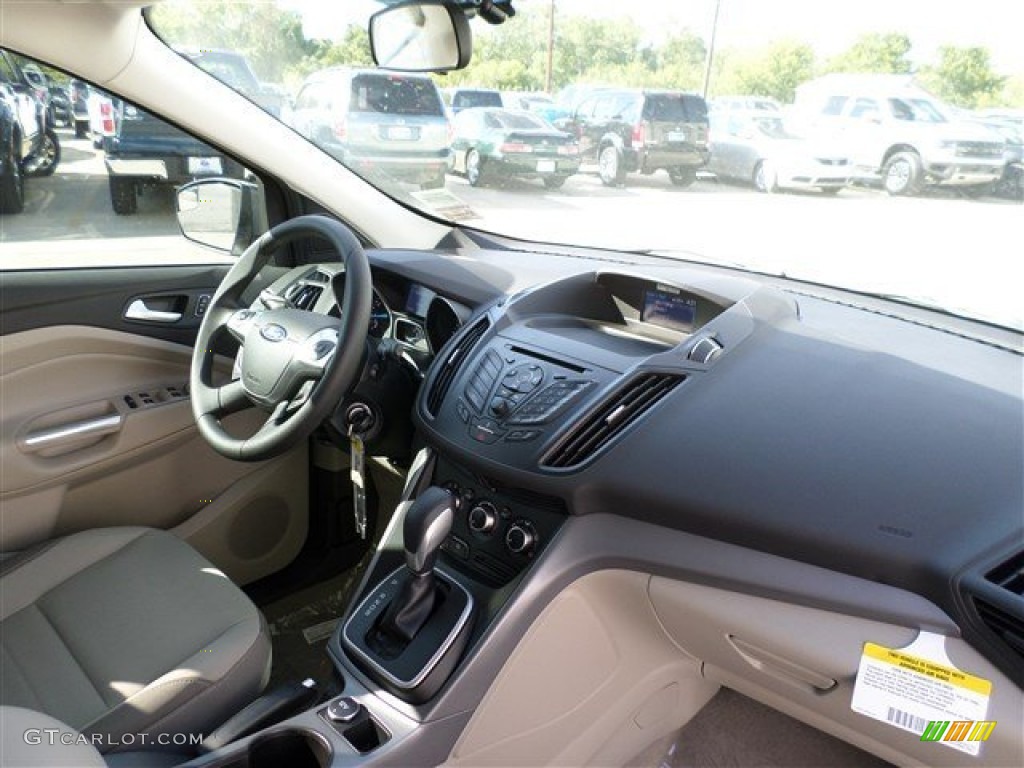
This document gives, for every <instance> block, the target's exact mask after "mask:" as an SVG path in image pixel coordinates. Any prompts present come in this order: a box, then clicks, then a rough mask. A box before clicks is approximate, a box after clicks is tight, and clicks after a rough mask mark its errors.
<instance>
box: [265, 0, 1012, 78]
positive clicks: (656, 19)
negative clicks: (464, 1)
mask: <svg viewBox="0 0 1024 768" xmlns="http://www.w3.org/2000/svg"><path fill="white" fill-rule="evenodd" d="M550 2H551V0H514V2H513V5H514V6H515V7H517V8H520V9H524V8H527V7H530V6H540V7H543V8H546V7H548V6H549V5H550ZM716 2H719V3H720V12H719V18H718V27H717V29H718V31H717V43H716V45H717V46H718V47H719V48H730V47H738V48H759V47H763V46H766V45H768V44H769V43H771V42H773V41H775V40H779V39H783V38H792V39H796V40H799V41H802V42H807V43H809V44H811V45H812V46H813V47H814V48H815V50H816V51H817V52H818V54H819V55H822V56H826V57H827V56H830V55H834V54H836V53H838V52H840V51H842V50H844V49H845V48H847V47H848V46H849V45H850V44H851V43H852V42H853V41H854V40H856V39H857V38H858V37H860V36H861V35H862V34H865V33H867V32H905V33H907V34H908V35H910V39H911V42H912V43H913V44H914V50H913V51H912V52H911V57H912V58H913V59H914V60H915V61H916V62H917V63H923V62H927V61H930V60H932V59H933V57H934V54H935V51H936V49H937V47H938V46H939V45H942V44H952V45H959V46H968V45H971V46H974V45H979V46H985V47H987V48H988V49H989V51H990V52H991V55H992V63H993V66H994V68H995V69H996V70H997V71H998V72H1000V73H1001V74H1024V43H1022V39H1024V0H970V2H963V1H962V0H642V1H640V2H638V0H555V8H556V15H555V21H556V27H557V21H558V17H559V15H560V14H564V15H595V16H600V17H603V18H621V17H623V16H629V17H630V18H632V19H633V20H634V21H635V22H636V23H637V24H639V25H640V26H641V28H643V29H644V30H645V31H646V32H647V34H648V35H649V37H650V39H651V41H652V42H656V41H658V39H659V38H660V37H664V35H665V34H666V33H667V32H668V31H671V30H678V29H683V28H688V29H690V30H691V31H693V32H695V33H696V34H698V35H700V36H701V37H703V38H704V39H705V40H707V39H708V38H709V37H710V33H711V27H712V20H713V18H714V11H715V4H716ZM282 4H283V5H286V6H288V7H292V8H295V9H297V10H300V11H301V12H302V13H303V17H304V20H305V26H306V33H307V35H312V36H317V37H333V36H335V35H337V34H339V33H340V32H342V31H344V29H345V28H346V27H347V26H348V25H349V24H350V23H353V22H359V23H365V19H366V18H367V16H368V15H369V11H370V9H374V8H377V7H379V6H378V5H377V4H376V3H374V2H372V0H282ZM640 9H643V13H639V12H638V11H639V10H640ZM511 23H513V24H514V23H515V21H514V20H513V21H512V22H511ZM480 26H481V24H480V22H474V32H475V33H478V31H479V30H480Z"/></svg>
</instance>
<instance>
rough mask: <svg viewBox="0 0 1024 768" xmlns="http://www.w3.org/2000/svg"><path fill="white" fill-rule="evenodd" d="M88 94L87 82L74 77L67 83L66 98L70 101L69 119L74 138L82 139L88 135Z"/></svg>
mask: <svg viewBox="0 0 1024 768" xmlns="http://www.w3.org/2000/svg"><path fill="white" fill-rule="evenodd" d="M89 95H90V92H89V84H88V83H86V82H83V81H82V80H76V79H72V80H71V81H70V82H69V83H68V100H69V101H70V103H71V120H72V122H73V123H74V128H75V138H76V139H84V138H86V137H88V135H89Z"/></svg>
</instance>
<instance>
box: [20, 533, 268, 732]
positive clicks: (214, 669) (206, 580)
mask: <svg viewBox="0 0 1024 768" xmlns="http://www.w3.org/2000/svg"><path fill="white" fill-rule="evenodd" d="M269 673H270V640H269V636H268V632H267V627H266V624H265V622H264V621H263V617H262V615H261V614H260V612H259V610H258V609H257V608H256V606H255V605H253V603H252V602H251V601H250V600H249V599H248V598H247V597H246V596H245V595H244V594H243V593H242V591H241V590H240V589H239V588H238V587H236V586H235V585H234V584H233V583H231V581H230V580H229V579H228V578H227V577H226V576H224V574H222V573H221V572H220V571H218V570H217V569H216V568H214V567H213V566H212V565H211V564H210V563H209V562H207V561H206V560H205V559H204V558H203V557H202V556H200V555H199V553H197V552H196V551H195V550H194V549H192V548H191V547H190V546H188V545H187V544H185V543H184V542H183V541H181V540H180V539H178V538H177V537H175V536H173V535H172V534H169V533H166V532H164V531H158V530H153V529H149V528H102V529H97V530H90V531H85V532H82V533H76V534H73V535H70V536H66V537H64V538H61V539H57V540H54V541H51V542H48V543H46V544H44V545H41V546H39V547H37V548H35V549H32V550H29V551H26V552H23V553H21V554H19V555H17V556H15V557H13V558H11V559H9V560H5V561H3V562H2V563H0V704H2V705H5V706H17V707H25V708H28V709H33V710H38V711H40V712H44V713H45V714H47V715H50V716H51V717H54V718H57V719H58V720H61V721H63V722H65V723H67V724H68V725H70V726H71V727H73V728H74V729H75V730H77V731H80V732H82V733H83V734H86V735H92V734H99V735H102V736H101V737H100V738H95V737H94V739H93V741H94V743H95V744H96V746H97V747H98V748H99V749H100V751H102V752H108V751H117V750H118V749H126V748H127V749H139V748H140V746H143V742H145V744H146V745H148V746H150V747H152V746H157V745H158V744H173V745H177V746H180V744H179V742H177V741H172V740H171V739H172V738H177V739H179V740H180V738H181V737H180V736H178V735H179V734H186V735H188V734H200V733H206V732H208V731H210V730H212V729H213V728H215V727H216V726H218V725H220V724H221V723H222V722H223V721H224V720H226V719H227V718H228V717H229V716H231V715H232V714H234V713H235V712H237V711H238V710H239V709H241V708H242V707H244V706H245V705H246V704H247V703H248V702H249V701H251V700H252V699H253V698H254V697H255V696H256V695H258V694H259V692H260V691H261V690H262V689H263V686H264V685H265V684H266V681H267V678H268V677H269ZM141 734H146V735H145V736H142V735H141ZM161 734H164V735H163V736H161ZM158 739H163V740H162V741H158Z"/></svg>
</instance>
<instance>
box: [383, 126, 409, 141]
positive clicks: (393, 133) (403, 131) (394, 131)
mask: <svg viewBox="0 0 1024 768" xmlns="http://www.w3.org/2000/svg"><path fill="white" fill-rule="evenodd" d="M388 138H389V139H394V140H395V141H409V140H410V139H412V138H413V134H412V128H410V127H409V126H408V125H393V126H391V127H390V128H388Z"/></svg>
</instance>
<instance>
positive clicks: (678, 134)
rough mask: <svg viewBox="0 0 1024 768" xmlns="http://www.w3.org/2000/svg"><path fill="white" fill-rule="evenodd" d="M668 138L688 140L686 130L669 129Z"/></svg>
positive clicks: (674, 140)
mask: <svg viewBox="0 0 1024 768" xmlns="http://www.w3.org/2000/svg"><path fill="white" fill-rule="evenodd" d="M668 140H669V141H673V142H682V141H686V132H685V131H669V134H668Z"/></svg>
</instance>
